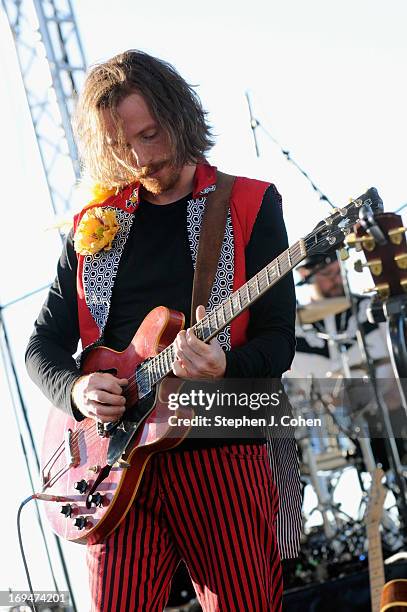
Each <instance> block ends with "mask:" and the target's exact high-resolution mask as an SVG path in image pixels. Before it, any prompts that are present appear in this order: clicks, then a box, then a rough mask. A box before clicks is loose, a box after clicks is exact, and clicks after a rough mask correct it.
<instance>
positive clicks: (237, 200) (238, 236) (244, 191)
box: [74, 164, 270, 348]
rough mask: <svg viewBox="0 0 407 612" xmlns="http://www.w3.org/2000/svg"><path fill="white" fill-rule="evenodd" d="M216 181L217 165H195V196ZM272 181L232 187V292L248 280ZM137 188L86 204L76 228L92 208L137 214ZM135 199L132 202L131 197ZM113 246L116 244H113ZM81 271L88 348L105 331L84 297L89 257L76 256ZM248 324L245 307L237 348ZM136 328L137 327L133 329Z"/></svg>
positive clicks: (234, 327) (236, 327)
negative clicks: (256, 229)
mask: <svg viewBox="0 0 407 612" xmlns="http://www.w3.org/2000/svg"><path fill="white" fill-rule="evenodd" d="M215 183H216V167H214V166H210V165H209V164H199V165H198V166H197V168H196V172H195V177H194V189H193V198H197V197H200V196H202V195H204V193H205V190H208V188H210V187H211V186H213V185H214V184H215ZM269 185H270V183H266V182H263V181H257V180H253V179H248V178H243V177H237V178H236V180H235V183H234V186H233V190H232V194H231V200H230V212H231V218H232V226H233V236H234V279H233V291H236V290H237V289H239V287H241V286H242V285H243V284H244V283H245V282H246V280H247V278H246V264H245V249H246V246H247V244H248V243H249V240H250V236H251V233H252V230H253V225H254V222H255V220H256V217H257V214H258V212H259V210H260V206H261V203H262V200H263V196H264V193H265V191H266V189H267V188H268V187H269ZM138 187H139V185H138V184H137V183H133V184H132V185H129V186H127V187H126V188H124V189H123V190H122V191H121V192H120V193H119V194H118V195H112V196H110V197H109V198H107V200H105V201H104V202H101V203H98V202H92V203H91V204H89V205H88V206H86V207H85V208H84V209H83V210H82V211H81V212H80V213H79V214H78V215H76V216H75V218H74V231H76V229H77V227H78V224H79V222H80V220H81V218H82V216H83V215H84V213H85V212H86V211H87V210H89V208H93V207H96V206H98V207H110V208H115V209H117V210H118V211H123V212H126V213H131V214H135V213H136V211H137V206H138ZM132 195H133V197H132V198H131V200H132V201H130V196H132ZM112 248H114V243H113V247H112ZM77 257H78V271H77V295H78V314H79V329H80V336H81V341H82V347H83V348H85V347H87V346H89V345H91V344H93V343H94V342H96V341H97V340H98V339H99V338H100V336H101V334H102V331H103V330H101V329H100V327H99V326H98V325H97V324H96V321H95V320H94V318H93V316H92V314H91V312H90V310H89V308H88V305H87V303H86V299H85V292H86V287H85V286H84V275H83V269H84V261H85V258H86V257H92V256H83V255H79V254H78V255H77ZM248 323H249V311H248V310H246V311H245V312H243V313H242V314H241V315H240V316H239V317H237V318H236V319H234V321H232V323H231V330H230V334H231V338H230V339H231V346H232V348H233V347H237V346H240V345H242V344H244V343H245V342H246V339H247V338H246V331H247V327H248ZM134 331H136V330H134Z"/></svg>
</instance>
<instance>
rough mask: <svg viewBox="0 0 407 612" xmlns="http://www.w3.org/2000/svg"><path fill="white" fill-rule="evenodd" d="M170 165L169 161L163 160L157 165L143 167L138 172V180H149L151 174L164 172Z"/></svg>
mask: <svg viewBox="0 0 407 612" xmlns="http://www.w3.org/2000/svg"><path fill="white" fill-rule="evenodd" d="M167 163H168V160H163V161H161V162H158V163H156V164H152V165H151V166H143V167H142V168H140V170H138V171H137V172H136V176H137V178H138V179H147V178H148V177H149V176H150V174H154V173H155V172H159V171H160V170H162V169H163V168H164V167H165V166H166V165H167Z"/></svg>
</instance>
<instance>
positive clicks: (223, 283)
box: [74, 164, 269, 350]
mask: <svg viewBox="0 0 407 612" xmlns="http://www.w3.org/2000/svg"><path fill="white" fill-rule="evenodd" d="M268 185H269V184H268V183H264V182H261V181H254V180H251V179H246V178H237V179H236V181H235V185H234V188H233V191H232V195H231V202H230V210H229V213H228V217H227V223H226V230H225V236H224V240H223V244H222V248H221V255H220V259H219V264H218V269H217V272H216V276H215V281H214V285H213V288H212V292H211V295H210V297H209V301H208V310H212V308H214V307H215V306H217V305H218V304H220V303H221V302H222V301H223V300H225V299H226V298H228V297H229V295H230V294H231V293H232V291H235V290H236V289H238V288H239V287H241V286H242V285H243V284H244V283H245V282H246V269H245V256H244V251H245V248H246V246H247V244H248V242H249V239H250V235H251V231H252V229H253V225H254V221H255V219H256V216H257V213H258V211H259V209H260V206H261V202H262V199H263V195H264V192H265V191H266V189H267V187H268ZM215 189H216V168H215V167H214V166H209V165H208V164H199V165H198V166H197V170H196V173H195V179H194V190H193V195H192V199H191V200H189V201H188V204H187V231H188V240H189V246H190V249H191V257H192V261H193V264H194V267H195V264H196V257H197V251H198V244H199V233H200V228H201V223H202V216H203V212H204V209H205V202H206V196H207V194H208V193H209V192H210V191H214V190H215ZM138 191H139V185H138V184H132V185H129V186H128V187H126V188H125V189H123V191H122V192H120V193H119V194H118V195H113V196H110V197H109V198H108V199H107V200H105V201H104V202H101V203H91V204H90V205H88V206H86V207H85V208H84V209H83V210H82V211H81V212H80V213H79V215H77V216H76V217H75V219H74V230H75V231H76V229H77V227H78V225H79V223H80V220H81V219H82V216H83V214H84V213H85V212H86V211H87V210H89V208H92V207H103V208H107V209H113V210H115V211H116V216H117V219H118V222H119V225H120V230H119V232H118V233H117V235H116V237H115V239H114V241H113V245H112V248H111V250H110V251H99V252H98V253H95V254H94V255H86V256H82V255H77V257H78V272H77V294H78V314H79V328H80V335H81V341H82V347H83V348H84V349H85V348H87V347H89V346H90V345H93V344H94V343H95V342H98V341H100V340H101V339H102V337H103V332H104V328H105V326H106V323H107V319H108V316H109V309H110V301H111V296H112V291H113V286H114V281H115V278H116V275H117V271H118V268H119V265H120V258H121V255H122V253H123V250H124V247H125V244H126V241H127V239H128V236H129V234H130V230H131V227H132V224H133V221H134V213H135V212H136V211H137V207H138V201H139V198H138ZM248 323H249V313H248V311H245V312H244V313H242V314H241V315H240V316H239V317H238V318H237V319H235V320H234V321H232V323H231V325H230V326H227V327H226V328H225V329H224V330H222V332H221V333H220V334H219V336H218V339H219V341H220V343H221V345H222V347H223V348H224V349H225V350H228V349H230V348H231V347H236V346H240V345H241V344H243V343H244V342H245V341H246V329H247V326H248Z"/></svg>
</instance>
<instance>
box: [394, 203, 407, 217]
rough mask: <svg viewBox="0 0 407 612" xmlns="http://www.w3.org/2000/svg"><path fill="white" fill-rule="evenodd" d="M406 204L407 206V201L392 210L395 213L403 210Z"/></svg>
mask: <svg viewBox="0 0 407 612" xmlns="http://www.w3.org/2000/svg"><path fill="white" fill-rule="evenodd" d="M406 206H407V202H406V203H405V204H402V205H401V206H400V208H397V210H395V211H394V212H395V213H396V214H397V213H399V212H401V211H402V210H404V209H405V207H406Z"/></svg>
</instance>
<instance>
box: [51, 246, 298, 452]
mask: <svg viewBox="0 0 407 612" xmlns="http://www.w3.org/2000/svg"><path fill="white" fill-rule="evenodd" d="M307 238H308V237H307ZM301 252H302V248H301V243H300V242H297V243H296V244H294V245H293V246H292V247H290V248H289V249H287V250H286V251H285V252H284V253H282V254H280V256H279V257H278V258H276V260H274V261H275V262H276V261H277V260H278V263H279V264H280V265H279V266H278V268H277V270H276V266H275V263H274V262H270V264H268V265H267V266H265V268H263V269H262V270H260V272H259V273H258V274H257V275H256V277H257V278H256V277H253V278H252V279H250V280H249V281H248V282H247V283H246V284H245V285H243V287H240V289H239V290H237V291H236V292H235V293H234V294H235V295H236V294H238V293H240V294H241V290H242V289H244V288H246V289H247V287H248V285H249V284H250V283H251V287H252V288H253V279H255V278H256V280H257V281H259V282H258V283H257V284H259V283H260V284H263V281H266V283H267V284H270V282H272V281H274V280H275V279H274V275H275V272H276V271H277V279H279V278H280V277H281V276H282V275H283V274H285V273H286V272H288V271H289V270H290V269H291V268H292V267H293V266H292V265H291V262H290V260H288V262H289V263H288V265H287V264H286V261H283V262H280V261H279V258H280V257H281V256H282V255H284V254H285V253H287V254H289V256H291V257H293V258H296V257H297V256H298V255H300V254H301ZM297 263H298V262H297ZM294 265H297V264H294ZM270 266H271V267H272V269H271V271H269V269H270ZM270 272H271V273H272V278H271V281H269V277H270ZM268 288H269V287H268V286H267V289H268ZM258 293H259V292H258ZM242 297H243V300H240V302H243V306H244V307H246V306H247V305H249V304H250V302H251V299H250V290H249V291H247V296H246V297H245V296H244V295H242ZM256 297H258V295H257V296H256ZM231 298H232V296H231V297H230V298H229V300H230V299H231ZM223 306H224V304H221V307H223ZM219 309H220V308H219V307H218V308H216V309H214V310H213V311H212V312H211V313H208V315H207V318H208V319H210V317H211V316H213V314H214V313H216V312H217V311H218V310H219ZM242 310H243V308H242ZM232 314H233V311H232ZM215 316H216V314H215ZM223 319H224V323H225V322H226V317H225V315H224V314H223ZM200 323H201V321H200V322H198V324H196V326H194V327H198V326H199V324H200ZM200 327H201V328H202V325H200ZM209 327H210V325H209ZM173 347H174V343H172V344H171V345H169V346H168V347H166V348H165V349H163V351H161V352H160V353H159V354H158V355H157V356H156V357H155V358H158V359H161V363H162V360H163V358H164V355H163V353H165V357H167V353H172V352H173ZM147 367H148V371H147V375H148V377H149V381H150V378H151V379H154V374H155V375H157V372H155V371H154V369H153V368H151V367H150V366H149V363H148V364H147ZM138 374H140V371H139V372H138ZM129 380H130V384H129V385H127V387H126V394H127V393H128V391H131V390H132V389H134V388H135V387H136V386H137V375H133V376H132V377H130V379H129ZM156 382H158V381H156ZM156 382H155V383H154V384H156ZM96 427H97V426H96V424H95V431H94V432H91V433H90V436H89V435H87V432H88V430H89V429H90V428H93V424H92V425H91V427H89V428H87V429H83V428H79V429H78V430H76V431H75V432H74V433H73V434H72V437H71V441H70V443H74V442H75V441H76V440H77V439H78V437H79V436H80V435H81V433H82V432H83V434H84V435H85V437H86V438H87V441H88V442H90V441H91V439H93V438H97V436H98V435H99V434H98V432H97V429H96ZM59 449H60V450H61V452H60V453H59V455H58V457H57V458H56V459H58V458H59V457H60V456H61V455H62V454H63V449H64V443H61V445H60V447H59ZM57 452H58V449H57V450H56V451H55V452H54V455H55V454H56V453H57ZM51 460H52V458H51V459H50V460H49V462H50V461H51ZM49 462H48V463H49Z"/></svg>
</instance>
